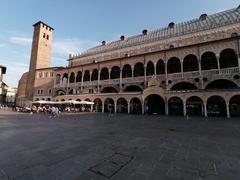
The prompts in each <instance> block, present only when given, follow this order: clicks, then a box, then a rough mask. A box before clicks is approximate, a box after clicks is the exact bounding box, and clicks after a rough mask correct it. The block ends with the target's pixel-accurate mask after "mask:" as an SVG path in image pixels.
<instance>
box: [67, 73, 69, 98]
mask: <svg viewBox="0 0 240 180" xmlns="http://www.w3.org/2000/svg"><path fill="white" fill-rule="evenodd" d="M69 82H70V76H69V74H68V78H67V94H68V93H69V89H68V87H69Z"/></svg>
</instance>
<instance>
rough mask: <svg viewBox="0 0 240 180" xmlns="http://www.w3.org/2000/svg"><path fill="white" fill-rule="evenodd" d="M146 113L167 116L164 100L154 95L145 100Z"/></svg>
mask: <svg viewBox="0 0 240 180" xmlns="http://www.w3.org/2000/svg"><path fill="white" fill-rule="evenodd" d="M145 113H147V114H165V102H164V99H163V98H162V97H161V96H159V95H157V94H152V95H149V96H148V97H146V99H145Z"/></svg>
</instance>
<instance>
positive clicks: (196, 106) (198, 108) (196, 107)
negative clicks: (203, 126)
mask: <svg viewBox="0 0 240 180" xmlns="http://www.w3.org/2000/svg"><path fill="white" fill-rule="evenodd" d="M186 111H187V114H188V115H191V116H203V115H204V103H203V100H202V99H201V98H200V97H198V96H191V97H189V98H188V99H187V101H186Z"/></svg>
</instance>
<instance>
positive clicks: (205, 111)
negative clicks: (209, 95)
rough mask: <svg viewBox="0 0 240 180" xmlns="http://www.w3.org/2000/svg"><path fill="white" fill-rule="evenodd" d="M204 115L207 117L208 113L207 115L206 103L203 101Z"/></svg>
mask: <svg viewBox="0 0 240 180" xmlns="http://www.w3.org/2000/svg"><path fill="white" fill-rule="evenodd" d="M204 116H205V117H208V115H207V103H206V102H204Z"/></svg>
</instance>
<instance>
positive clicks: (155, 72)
mask: <svg viewBox="0 0 240 180" xmlns="http://www.w3.org/2000/svg"><path fill="white" fill-rule="evenodd" d="M153 65H154V77H155V78H156V77H157V63H156V62H154V63H153Z"/></svg>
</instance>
